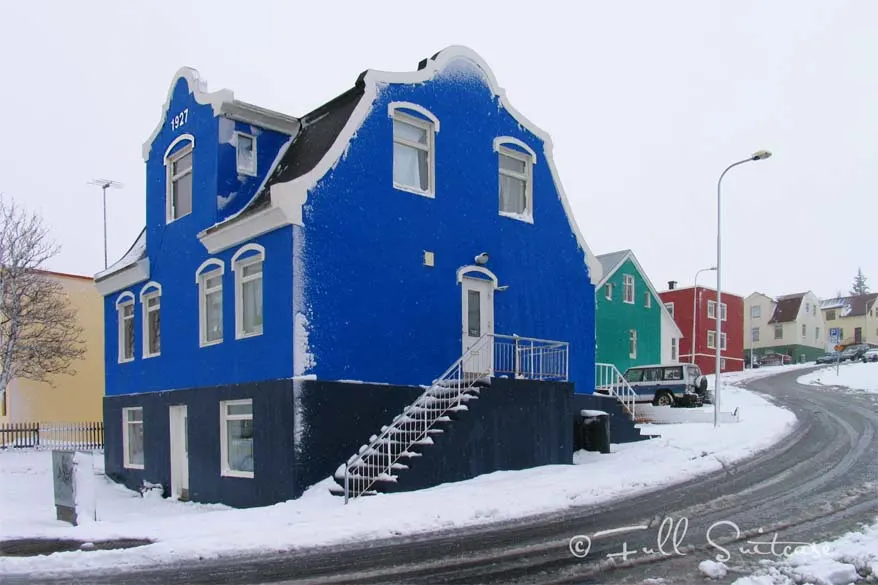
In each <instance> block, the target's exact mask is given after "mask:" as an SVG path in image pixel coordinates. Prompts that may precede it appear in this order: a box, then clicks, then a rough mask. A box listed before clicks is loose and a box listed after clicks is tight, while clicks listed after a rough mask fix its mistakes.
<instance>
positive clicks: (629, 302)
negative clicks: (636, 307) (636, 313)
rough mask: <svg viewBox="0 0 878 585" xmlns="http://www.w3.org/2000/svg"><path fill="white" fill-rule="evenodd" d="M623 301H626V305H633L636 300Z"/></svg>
mask: <svg viewBox="0 0 878 585" xmlns="http://www.w3.org/2000/svg"><path fill="white" fill-rule="evenodd" d="M622 302H623V303H625V304H626V305H633V304H634V301H622Z"/></svg>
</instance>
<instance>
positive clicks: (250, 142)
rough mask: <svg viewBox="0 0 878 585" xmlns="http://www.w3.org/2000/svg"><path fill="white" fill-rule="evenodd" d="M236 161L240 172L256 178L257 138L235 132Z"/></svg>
mask: <svg viewBox="0 0 878 585" xmlns="http://www.w3.org/2000/svg"><path fill="white" fill-rule="evenodd" d="M235 160H236V161H237V166H238V172H239V173H240V174H242V175H250V176H256V137H255V136H253V135H252V134H247V133H246V132H235Z"/></svg>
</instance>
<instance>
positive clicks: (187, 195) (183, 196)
mask: <svg viewBox="0 0 878 585" xmlns="http://www.w3.org/2000/svg"><path fill="white" fill-rule="evenodd" d="M186 141H188V144H186V145H185V146H183V147H182V148H179V149H177V150H176V151H174V152H173V153H171V150H172V149H173V148H174V147H175V146H176V145H177V144H179V143H180V142H186ZM194 152H195V139H194V137H192V135H190V134H185V135H183V136H179V137H178V138H177V139H176V140H174V142H172V143H171V146H169V147H168V150H167V152H166V153H165V169H166V184H167V202H166V210H167V222H168V223H171V222H172V221H174V220H177V219H180V218H181V217H183V216H186V215H189V214H190V213H192V172H193V169H192V159H193V156H194Z"/></svg>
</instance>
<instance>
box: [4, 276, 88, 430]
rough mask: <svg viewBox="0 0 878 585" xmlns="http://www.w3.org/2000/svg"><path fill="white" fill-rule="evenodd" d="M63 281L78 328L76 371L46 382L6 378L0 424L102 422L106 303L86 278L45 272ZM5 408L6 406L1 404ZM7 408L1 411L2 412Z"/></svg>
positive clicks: (74, 366)
mask: <svg viewBox="0 0 878 585" xmlns="http://www.w3.org/2000/svg"><path fill="white" fill-rule="evenodd" d="M45 274H46V275H47V276H49V277H50V278H54V279H57V280H58V281H60V282H61V284H62V286H63V288H64V292H65V293H66V294H67V296H68V299H69V301H70V304H71V305H72V306H73V308H74V310H75V311H76V313H77V316H78V319H79V325H80V327H82V329H83V331H82V338H83V340H84V341H85V343H86V353H85V355H84V356H83V359H81V360H77V361H75V362H74V363H73V366H72V367H73V369H74V370H76V373H75V374H74V375H58V376H54V377H53V378H52V384H53V385H54V387H53V386H52V385H50V384H48V383H45V382H32V381H31V380H24V379H21V378H17V379H14V380H12V382H10V384H9V387H8V388H7V392H6V404H5V405H3V404H0V424H2V423H22V422H93V421H102V420H103V397H104V325H103V322H104V316H103V311H104V304H103V298H102V297H101V295H100V293H98V291H97V288H95V284H94V280H93V279H92V277H90V276H77V275H74V274H61V273H58V272H45ZM4 406H5V409H4V408H3V407H4ZM4 411H5V412H4Z"/></svg>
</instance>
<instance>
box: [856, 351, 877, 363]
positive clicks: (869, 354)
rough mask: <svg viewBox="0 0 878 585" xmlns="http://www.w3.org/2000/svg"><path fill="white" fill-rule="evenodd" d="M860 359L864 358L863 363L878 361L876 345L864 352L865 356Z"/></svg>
mask: <svg viewBox="0 0 878 585" xmlns="http://www.w3.org/2000/svg"><path fill="white" fill-rule="evenodd" d="M860 359H862V360H863V363H866V362H878V349H876V348H874V347H873V348H871V349H867V350H866V352H865V353H864V354H863V357H862V358H860Z"/></svg>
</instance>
